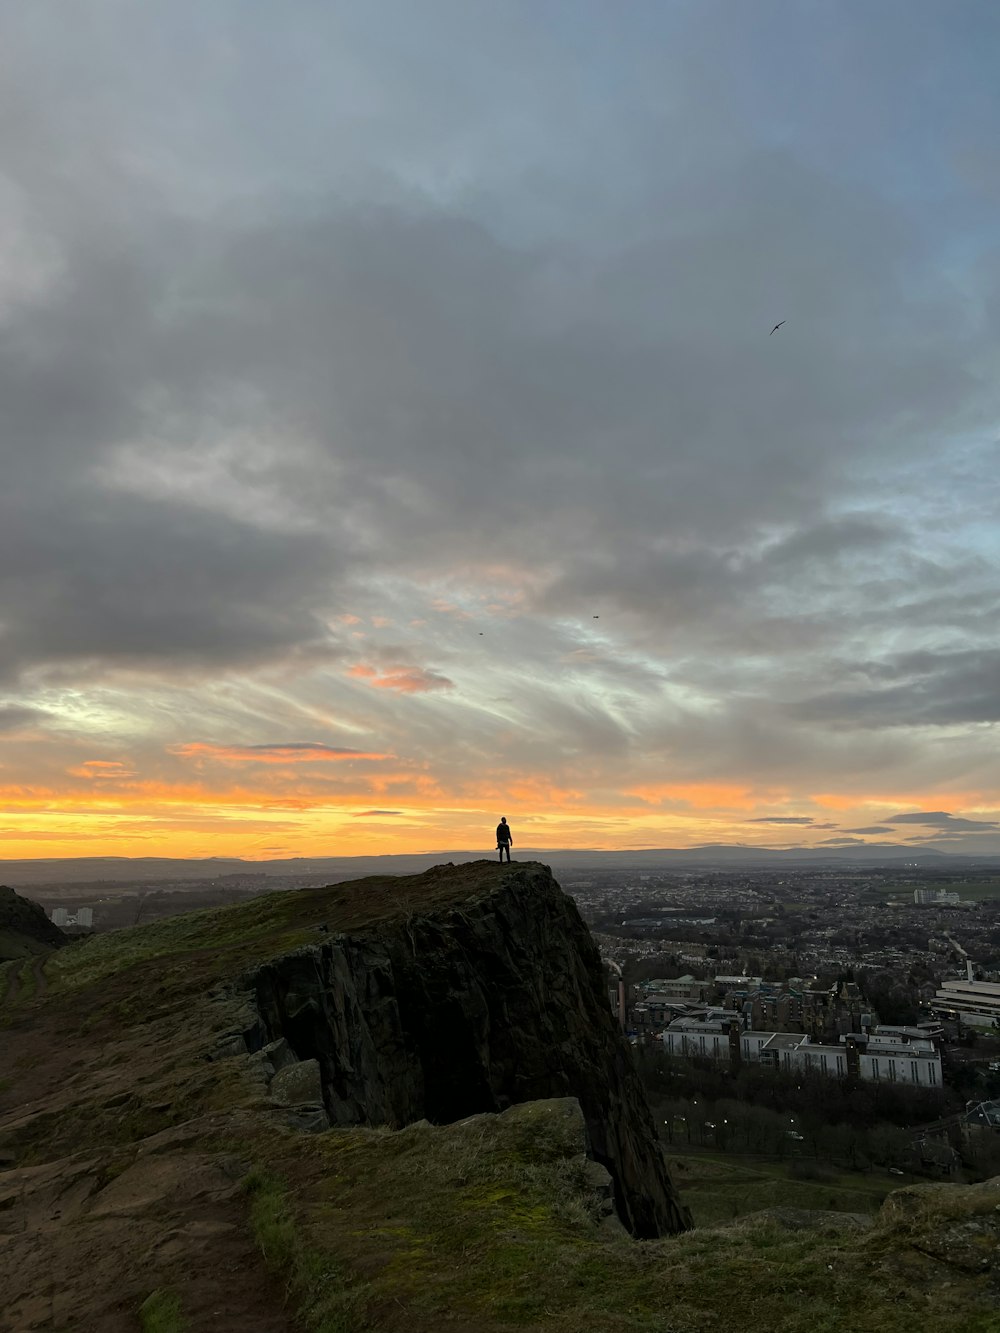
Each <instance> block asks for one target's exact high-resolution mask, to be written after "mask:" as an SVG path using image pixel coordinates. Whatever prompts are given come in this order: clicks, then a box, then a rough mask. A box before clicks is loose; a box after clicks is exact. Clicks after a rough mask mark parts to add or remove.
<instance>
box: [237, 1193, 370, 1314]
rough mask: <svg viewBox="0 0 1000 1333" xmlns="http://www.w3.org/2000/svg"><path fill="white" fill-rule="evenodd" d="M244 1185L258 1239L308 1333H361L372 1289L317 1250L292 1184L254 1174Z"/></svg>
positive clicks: (261, 1248)
mask: <svg viewBox="0 0 1000 1333" xmlns="http://www.w3.org/2000/svg"><path fill="white" fill-rule="evenodd" d="M243 1187H244V1189H245V1190H246V1192H247V1194H248V1195H249V1198H250V1223H251V1227H252V1229H253V1235H254V1240H255V1241H256V1243H257V1246H258V1248H259V1249H260V1252H261V1254H262V1255H263V1257H264V1262H265V1263H266V1264H267V1266H268V1268H269V1269H270V1270H271V1271H272V1272H274V1273H277V1274H278V1275H279V1276H280V1277H282V1278H283V1279H284V1280H285V1282H286V1283H287V1284H288V1290H289V1293H290V1295H291V1296H292V1297H293V1299H294V1300H295V1304H296V1306H297V1308H298V1310H299V1312H300V1315H301V1318H302V1320H303V1323H304V1324H305V1326H306V1328H307V1329H308V1330H309V1333H361V1330H367V1329H369V1328H370V1327H371V1325H370V1324H369V1323H368V1321H367V1319H366V1318H365V1307H366V1304H367V1294H368V1288H367V1285H366V1284H364V1283H358V1282H354V1283H350V1282H348V1281H347V1280H346V1279H345V1274H344V1271H343V1270H342V1268H341V1266H340V1265H339V1264H338V1263H337V1261H336V1260H335V1258H334V1257H333V1255H332V1254H330V1253H328V1252H325V1251H323V1250H321V1249H317V1248H315V1247H314V1246H313V1245H312V1244H311V1243H310V1242H309V1240H308V1238H307V1237H306V1236H305V1235H304V1234H303V1230H302V1228H301V1226H300V1224H299V1222H298V1219H297V1217H296V1215H295V1212H294V1210H293V1209H292V1206H291V1203H290V1200H289V1193H288V1187H287V1184H286V1183H285V1182H284V1181H283V1180H281V1179H279V1178H278V1177H276V1176H273V1175H271V1174H270V1173H268V1172H266V1171H261V1170H255V1171H252V1172H250V1174H249V1175H248V1176H247V1177H246V1178H245V1180H244V1182H243Z"/></svg>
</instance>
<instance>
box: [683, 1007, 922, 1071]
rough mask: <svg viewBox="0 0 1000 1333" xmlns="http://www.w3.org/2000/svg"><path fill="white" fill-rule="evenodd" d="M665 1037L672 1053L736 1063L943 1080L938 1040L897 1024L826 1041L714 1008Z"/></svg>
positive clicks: (799, 1069)
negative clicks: (747, 1022) (759, 1026)
mask: <svg viewBox="0 0 1000 1333" xmlns="http://www.w3.org/2000/svg"><path fill="white" fill-rule="evenodd" d="M661 1040H662V1042H663V1045H664V1047H665V1048H666V1049H667V1050H668V1051H669V1052H670V1053H671V1054H672V1055H680V1056H685V1057H691V1056H702V1057H704V1058H705V1059H709V1060H728V1061H729V1062H730V1064H732V1065H734V1066H736V1065H739V1064H740V1063H742V1062H744V1061H746V1062H747V1063H749V1064H762V1065H767V1066H770V1067H771V1068H772V1069H775V1070H781V1071H782V1072H783V1073H791V1072H794V1071H801V1072H803V1073H814V1074H826V1075H827V1076H829V1077H831V1078H857V1079H863V1080H865V1081H866V1082H879V1081H885V1082H887V1083H906V1084H910V1085H912V1086H918V1087H924V1088H940V1087H941V1085H942V1077H941V1056H940V1055H939V1053H938V1051H937V1049H936V1047H935V1045H934V1043H933V1042H932V1041H931V1040H930V1039H929V1038H927V1037H925V1036H918V1037H913V1036H910V1035H908V1034H904V1033H901V1032H900V1031H899V1030H898V1029H897V1030H887V1031H885V1032H882V1031H881V1030H880V1029H879V1028H875V1029H873V1030H872V1031H870V1032H865V1033H860V1032H852V1033H846V1034H845V1035H843V1036H842V1037H841V1038H840V1040H839V1041H838V1042H837V1043H836V1044H833V1043H830V1044H825V1043H823V1042H818V1041H814V1040H813V1039H812V1038H811V1037H810V1036H809V1035H808V1034H805V1033H797V1032H757V1031H755V1030H754V1029H752V1028H748V1027H744V1026H743V1024H742V1022H741V1021H740V1017H739V1016H738V1015H736V1014H734V1013H733V1012H732V1011H731V1010H730V1011H727V1010H709V1011H708V1012H707V1013H706V1014H705V1015H704V1016H703V1017H701V1018H698V1019H691V1018H677V1019H675V1020H674V1021H673V1022H672V1023H670V1024H669V1026H668V1027H667V1028H666V1029H665V1030H664V1031H663V1033H662V1034H661Z"/></svg>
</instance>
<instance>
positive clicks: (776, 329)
mask: <svg viewBox="0 0 1000 1333" xmlns="http://www.w3.org/2000/svg"><path fill="white" fill-rule="evenodd" d="M784 323H785V321H784V320H781V322H780V323H778V324H775V326H774V328H773V329H772V330H771V333H777V332H778V330H779V329H780V328H781V325H782V324H784ZM771 333H769V334H768V335H767V336H768V337H769V338H770V336H771Z"/></svg>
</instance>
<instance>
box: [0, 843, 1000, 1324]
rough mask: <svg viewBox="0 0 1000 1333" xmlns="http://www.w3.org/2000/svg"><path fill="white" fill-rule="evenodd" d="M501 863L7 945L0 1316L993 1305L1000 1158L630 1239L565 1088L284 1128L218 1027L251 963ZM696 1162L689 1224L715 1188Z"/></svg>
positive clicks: (898, 1317)
mask: <svg viewBox="0 0 1000 1333" xmlns="http://www.w3.org/2000/svg"><path fill="white" fill-rule="evenodd" d="M516 869H517V867H516V866H515V871H516ZM508 873H509V872H508V871H507V870H506V868H505V869H504V870H502V871H501V870H499V868H496V867H490V871H489V878H487V874H486V871H485V870H484V869H483V868H482V867H479V866H476V865H473V866H469V867H463V868H461V870H460V871H453V872H451V873H450V874H449V875H448V876H441V877H439V878H435V876H434V875H433V874H430V875H423V876H413V877H408V878H405V879H393V878H378V879H369V880H366V881H361V882H358V883H355V884H348V885H345V884H340V885H336V886H333V887H331V888H330V889H320V890H306V891H302V892H298V893H285V894H274V895H270V896H268V897H264V898H259V899H256V900H254V901H253V902H251V903H249V904H246V905H240V906H237V907H232V908H223V909H218V910H211V911H206V912H197V913H192V914H190V915H188V916H185V917H179V918H174V919H173V920H169V921H166V922H161V923H157V924H155V925H151V926H148V927H137V928H135V929H131V930H125V931H121V932H117V933H115V934H113V935H105V936H98V937H94V938H92V939H90V940H87V941H86V942H84V943H81V944H76V945H73V946H72V947H70V948H66V949H62V950H59V951H58V952H56V953H52V954H50V955H48V956H47V957H45V958H44V959H43V960H42V961H41V963H39V962H38V961H37V960H26V961H24V962H20V961H14V962H13V963H9V964H7V965H5V967H4V968H3V969H2V971H0V996H2V997H3V998H2V999H0V1024H2V1026H0V1053H2V1054H0V1059H2V1065H3V1068H2V1070H0V1256H2V1262H0V1328H7V1327H9V1328H10V1329H11V1330H12V1333H22V1330H28V1329H49V1328H51V1329H60V1328H74V1329H80V1330H89V1329H93V1330H95V1331H96V1330H98V1329H100V1330H101V1333H118V1331H119V1330H121V1331H123V1333H124V1330H137V1329H145V1330H148V1331H149V1333H183V1330H189V1331H190V1333H198V1331H199V1330H205V1331H206V1333H208V1331H209V1330H211V1333H236V1331H237V1330H239V1331H240V1333H246V1330H248V1329H253V1330H255V1333H257V1331H261V1333H269V1330H273V1331H274V1333H283V1331H287V1333H292V1331H294V1330H300V1331H301V1333H362V1330H386V1331H387V1333H389V1331H392V1333H403V1331H404V1330H406V1331H407V1333H423V1331H424V1330H426V1333H431V1330H439V1329H442V1328H447V1329H454V1330H456V1333H464V1330H469V1331H470V1333H471V1330H473V1329H475V1330H477V1333H501V1331H503V1333H508V1331H509V1330H514V1329H525V1330H549V1331H551V1333H570V1331H571V1330H572V1333H577V1330H580V1329H595V1330H599V1331H603V1330H607V1333H702V1331H704V1333H709V1330H711V1333H743V1330H745V1328H746V1327H748V1326H749V1325H750V1324H751V1323H756V1324H760V1325H761V1326H763V1327H767V1328H769V1329H772V1330H775V1331H776V1333H798V1330H802V1331H803V1333H805V1331H806V1330H808V1331H809V1333H866V1331H867V1330H871V1333H875V1331H876V1330H878V1331H879V1333H882V1331H883V1330H884V1331H886V1333H896V1331H898V1333H904V1331H905V1333H912V1330H913V1329H915V1328H927V1329H933V1330H935V1333H993V1331H995V1330H997V1329H998V1328H1000V1311H998V1305H997V1301H998V1285H997V1284H998V1278H1000V1270H998V1261H997V1248H998V1246H997V1241H998V1237H1000V1187H998V1184H1000V1182H990V1183H988V1184H986V1185H980V1186H953V1185H923V1186H912V1187H908V1188H906V1189H904V1190H901V1191H897V1192H896V1193H895V1194H893V1195H891V1196H890V1197H889V1199H888V1200H887V1201H886V1203H885V1204H884V1205H883V1207H882V1208H881V1210H880V1211H879V1212H878V1213H877V1215H876V1216H875V1218H874V1220H873V1221H871V1222H869V1221H868V1219H866V1218H865V1216H863V1213H864V1211H865V1210H864V1209H863V1208H859V1210H858V1214H859V1215H854V1214H845V1213H840V1214H836V1213H828V1214H822V1213H814V1212H805V1211H797V1210H791V1209H787V1208H786V1209H781V1208H777V1209H772V1210H771V1211H770V1212H768V1213H764V1214H758V1215H756V1216H753V1215H751V1216H746V1217H742V1218H739V1219H738V1220H736V1221H735V1222H730V1223H728V1224H722V1223H721V1222H720V1223H718V1224H713V1225H697V1226H696V1228H695V1230H693V1231H690V1232H688V1233H686V1234H684V1235H680V1236H676V1237H672V1238H668V1239H662V1240H657V1241H644V1242H636V1241H634V1240H632V1239H631V1238H629V1237H628V1236H627V1235H625V1234H624V1233H623V1232H622V1230H621V1228H620V1227H617V1226H615V1225H613V1224H609V1221H608V1219H607V1216H606V1213H607V1207H606V1203H605V1202H604V1200H603V1198H602V1195H601V1191H600V1188H599V1187H598V1186H597V1185H595V1180H594V1176H593V1172H592V1171H591V1166H592V1164H590V1163H588V1160H587V1159H586V1158H585V1156H584V1153H583V1138H582V1122H581V1120H580V1118H579V1116H578V1115H577V1114H575V1113H574V1107H573V1104H571V1103H567V1102H566V1101H565V1100H553V1101H547V1102H535V1103H528V1104H525V1105H522V1106H514V1107H513V1108H512V1109H511V1110H509V1111H507V1112H505V1113H503V1114H501V1115H477V1116H473V1117H471V1118H469V1119H467V1120H466V1121H464V1122H462V1123H458V1124H452V1125H439V1126H434V1125H429V1124H427V1123H426V1122H422V1123H417V1124H414V1125H410V1126H408V1127H407V1128H405V1129H402V1130H399V1131H395V1132H394V1131H390V1130H387V1129H385V1128H378V1127H376V1128H360V1127H351V1128H344V1129H330V1130H327V1131H325V1132H323V1133H319V1134H304V1133H301V1132H297V1131H295V1130H294V1129H292V1128H290V1127H289V1125H288V1121H287V1113H286V1110H285V1109H284V1108H282V1107H281V1106H279V1105H277V1104H275V1102H274V1100H273V1098H272V1097H271V1096H269V1094H268V1090H267V1088H266V1087H265V1086H264V1085H263V1083H262V1082H261V1080H260V1079H259V1078H257V1077H255V1075H254V1057H252V1056H248V1055H245V1054H239V1053H227V1050H228V1048H227V1040H228V1037H229V1034H231V1033H232V1031H233V1029H234V1025H236V1026H238V1025H239V1014H238V1012H237V1009H238V1006H239V1005H240V1004H242V1003H244V1001H243V1000H241V998H240V996H239V995H238V993H237V992H238V989H239V987H238V986H237V984H236V983H237V982H238V980H239V978H241V977H242V976H244V975H245V974H246V972H247V971H248V969H251V968H253V967H255V966H257V965H259V964H261V963H263V962H266V961H268V960H269V959H273V958H275V957H277V956H279V955H282V954H285V953H288V952H289V951H291V950H295V949H297V948H301V947H304V946H310V945H314V944H316V943H318V942H319V941H320V940H321V939H323V938H325V937H328V936H329V935H331V934H333V933H336V932H338V931H342V932H351V931H361V930H378V929H379V928H380V927H381V926H382V925H386V924H388V923H390V922H397V923H398V922H399V921H400V920H401V919H402V920H403V921H405V920H407V919H409V918H412V916H413V915H414V914H418V913H419V914H421V915H424V916H426V915H431V914H433V913H435V912H437V911H443V910H445V909H446V908H452V907H454V906H455V904H456V903H459V904H461V903H463V902H465V901H467V900H469V899H470V898H471V897H478V898H480V899H482V897H483V896H484V895H487V896H488V895H490V894H492V893H503V891H504V881H505V877H506V876H507V874H508ZM324 926H325V927H327V930H326V931H323V930H321V927H324ZM722 1171H723V1176H724V1172H725V1168H722ZM709 1174H711V1173H710V1171H707V1170H703V1171H702V1173H701V1176H700V1177H699V1182H698V1186H697V1187H696V1189H695V1190H694V1194H695V1195H697V1196H698V1197H699V1198H701V1199H702V1200H703V1201H704V1205H705V1206H704V1207H702V1208H701V1210H699V1205H698V1203H697V1202H696V1203H695V1205H694V1207H695V1221H696V1223H697V1222H698V1221H699V1217H700V1216H701V1217H704V1218H705V1219H708V1218H710V1217H711V1216H712V1214H713V1211H714V1212H715V1213H716V1214H717V1215H718V1214H720V1213H721V1212H722V1209H721V1208H718V1207H714V1206H712V1205H711V1204H710V1198H711V1197H713V1196H711V1195H710V1191H709V1193H706V1192H705V1191H706V1185H705V1180H706V1177H707V1176H708V1175H709ZM680 1184H681V1187H682V1189H683V1184H684V1174H683V1172H682V1173H681V1175H680ZM763 1196H764V1191H763V1189H762V1205H766V1204H767V1203H770V1202H773V1201H774V1199H773V1197H772V1196H768V1197H767V1198H766V1199H765V1198H764V1197H763ZM714 1197H715V1198H716V1200H717V1199H718V1196H714ZM5 1318H6V1319H7V1320H8V1321H13V1322H9V1324H5V1323H4V1322H3V1321H4V1319H5Z"/></svg>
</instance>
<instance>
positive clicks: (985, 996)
mask: <svg viewBox="0 0 1000 1333" xmlns="http://www.w3.org/2000/svg"><path fill="white" fill-rule="evenodd" d="M971 972H972V967H971V965H970V966H969V973H970V974H971ZM931 1008H932V1009H934V1010H935V1011H936V1012H937V1013H938V1014H942V1015H948V1014H957V1015H958V1017H959V1019H960V1020H961V1021H962V1022H963V1023H965V1024H966V1025H967V1026H969V1027H979V1028H992V1027H993V1026H994V1023H996V1022H997V1020H1000V982H997V981H973V980H972V978H971V975H970V976H967V977H949V978H948V980H947V981H942V983H941V987H940V989H939V990H938V991H937V992H936V993H935V995H934V999H933V1000H931Z"/></svg>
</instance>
